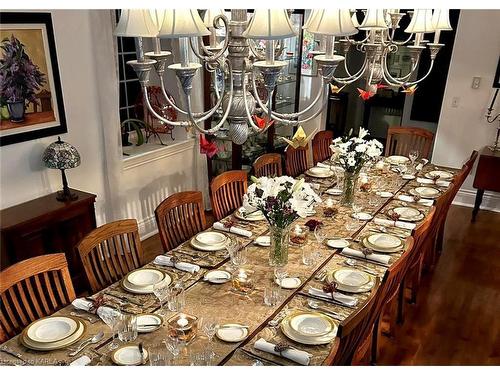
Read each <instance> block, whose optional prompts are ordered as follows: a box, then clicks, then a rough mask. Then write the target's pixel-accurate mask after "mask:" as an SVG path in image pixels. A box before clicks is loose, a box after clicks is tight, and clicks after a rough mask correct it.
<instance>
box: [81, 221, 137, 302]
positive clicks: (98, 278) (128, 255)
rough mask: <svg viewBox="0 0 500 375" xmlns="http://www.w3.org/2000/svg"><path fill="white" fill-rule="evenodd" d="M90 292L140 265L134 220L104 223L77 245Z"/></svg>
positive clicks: (116, 279) (103, 286) (112, 281)
mask: <svg viewBox="0 0 500 375" xmlns="http://www.w3.org/2000/svg"><path fill="white" fill-rule="evenodd" d="M77 248H78V252H79V253H80V257H81V259H82V263H83V268H84V269H85V274H86V275H87V279H88V281H89V283H90V287H91V289H92V292H94V293H95V292H98V291H99V290H102V289H104V288H105V287H107V286H108V285H111V284H113V283H114V282H116V281H118V280H120V279H121V278H122V277H123V276H125V275H126V274H127V273H128V272H130V271H132V270H134V269H136V268H139V267H141V266H142V265H143V252H142V246H141V240H140V238H139V230H138V227H137V221H136V220H135V219H125V220H118V221H114V222H111V223H108V224H104V225H102V226H100V227H99V228H96V229H94V230H93V231H92V232H90V233H89V234H87V235H86V236H85V237H84V238H83V239H82V240H81V241H80V243H79V244H78V245H77Z"/></svg>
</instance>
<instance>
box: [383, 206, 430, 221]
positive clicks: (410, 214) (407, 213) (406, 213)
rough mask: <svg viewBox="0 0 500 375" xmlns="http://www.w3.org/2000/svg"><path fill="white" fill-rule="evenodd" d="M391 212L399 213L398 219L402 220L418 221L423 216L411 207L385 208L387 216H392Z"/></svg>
mask: <svg viewBox="0 0 500 375" xmlns="http://www.w3.org/2000/svg"><path fill="white" fill-rule="evenodd" d="M392 212H394V213H396V214H397V215H399V220H403V221H419V220H422V219H423V218H424V214H423V213H422V212H421V211H420V210H417V209H416V208H413V207H405V206H400V207H395V208H392V209H390V210H387V213H388V215H389V217H392V216H391V215H392Z"/></svg>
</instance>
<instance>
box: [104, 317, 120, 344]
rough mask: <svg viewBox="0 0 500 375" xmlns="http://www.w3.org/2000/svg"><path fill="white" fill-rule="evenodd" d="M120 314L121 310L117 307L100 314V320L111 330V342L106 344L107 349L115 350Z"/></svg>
mask: <svg viewBox="0 0 500 375" xmlns="http://www.w3.org/2000/svg"><path fill="white" fill-rule="evenodd" d="M120 315H121V312H120V310H119V308H117V309H114V310H113V311H112V312H111V311H110V313H109V314H102V320H103V321H104V323H106V325H107V326H108V327H109V328H111V331H112V332H113V338H112V340H111V342H110V343H109V344H108V350H115V349H117V348H118V340H117V336H118V328H119V324H118V323H119V322H120Z"/></svg>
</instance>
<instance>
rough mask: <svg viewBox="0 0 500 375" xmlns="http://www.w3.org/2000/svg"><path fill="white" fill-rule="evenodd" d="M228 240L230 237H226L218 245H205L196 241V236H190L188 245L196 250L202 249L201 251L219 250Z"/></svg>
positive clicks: (224, 246) (222, 248)
mask: <svg viewBox="0 0 500 375" xmlns="http://www.w3.org/2000/svg"><path fill="white" fill-rule="evenodd" d="M229 241H230V238H229V237H228V238H227V239H226V241H224V242H223V243H222V244H220V245H216V246H211V245H206V244H203V243H201V242H198V241H197V240H196V237H193V238H191V241H189V243H190V245H191V246H192V247H193V248H195V249H197V250H202V251H219V250H224V249H225V248H226V245H227V243H228V242H229Z"/></svg>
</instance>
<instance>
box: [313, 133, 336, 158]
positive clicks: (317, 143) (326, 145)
mask: <svg viewBox="0 0 500 375" xmlns="http://www.w3.org/2000/svg"><path fill="white" fill-rule="evenodd" d="M332 140H333V132H332V131H331V130H322V131H320V132H317V133H316V135H315V136H314V138H313V140H312V152H313V163H314V165H316V164H317V163H318V162H320V161H324V160H326V159H330V157H331V156H332V154H333V151H332V149H331V148H330V145H331V144H332Z"/></svg>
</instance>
